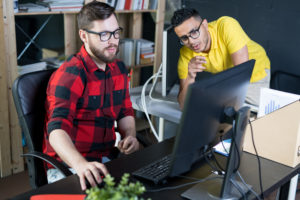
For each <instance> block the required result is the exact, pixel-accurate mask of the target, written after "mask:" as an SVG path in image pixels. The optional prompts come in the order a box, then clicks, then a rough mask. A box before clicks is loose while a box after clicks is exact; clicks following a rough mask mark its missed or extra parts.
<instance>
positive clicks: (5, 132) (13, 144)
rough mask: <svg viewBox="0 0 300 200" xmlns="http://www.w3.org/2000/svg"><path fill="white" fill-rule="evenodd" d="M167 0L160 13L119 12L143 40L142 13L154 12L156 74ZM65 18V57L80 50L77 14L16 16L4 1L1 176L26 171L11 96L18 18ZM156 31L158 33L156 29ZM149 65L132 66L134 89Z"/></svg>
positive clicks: (0, 6) (0, 12)
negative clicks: (44, 16)
mask: <svg viewBox="0 0 300 200" xmlns="http://www.w3.org/2000/svg"><path fill="white" fill-rule="evenodd" d="M164 10H165V0H158V7H157V10H134V11H132V10H117V11H116V13H117V15H118V19H119V23H120V26H122V27H125V31H124V35H125V37H129V38H133V39H139V38H141V37H142V25H143V22H142V14H143V13H154V14H155V15H156V18H155V24H156V25H155V50H154V51H155V59H154V63H153V72H156V71H157V70H158V67H159V65H160V63H161V56H162V55H161V54H162V49H161V48H162V33H163V26H164ZM29 15H31V16H32V15H63V16H64V38H65V41H64V46H65V55H66V56H69V55H71V54H74V53H76V52H77V51H78V49H79V42H78V31H77V23H76V15H77V12H34V13H14V9H13V1H10V0H0V16H1V20H0V85H1V87H0V92H1V97H2V99H1V103H0V176H1V177H4V176H8V175H10V174H14V173H17V172H21V171H23V170H24V161H23V158H22V157H21V156H20V155H21V154H22V153H23V148H22V134H21V129H20V126H19V122H18V117H17V113H16V110H15V106H14V102H13V99H12V94H11V87H12V83H13V81H14V80H15V79H16V78H17V76H18V72H17V50H16V31H15V16H29ZM153 31H154V30H153ZM147 66H149V65H139V66H130V68H131V69H133V73H132V77H131V80H132V82H131V86H136V85H138V84H139V82H140V78H139V76H140V70H141V68H142V67H147Z"/></svg>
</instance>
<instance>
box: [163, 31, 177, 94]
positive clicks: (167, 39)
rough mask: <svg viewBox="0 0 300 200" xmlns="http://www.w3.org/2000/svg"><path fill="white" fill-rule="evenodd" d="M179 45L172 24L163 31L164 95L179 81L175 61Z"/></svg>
mask: <svg viewBox="0 0 300 200" xmlns="http://www.w3.org/2000/svg"><path fill="white" fill-rule="evenodd" d="M180 48H181V45H180V43H179V40H178V37H177V35H176V34H175V32H174V30H173V28H172V26H169V27H168V28H166V29H165V30H164V32H163V54H162V64H163V71H162V94H163V96H166V95H167V94H168V93H169V91H170V90H171V88H172V87H173V86H174V85H175V84H176V83H179V78H178V73H177V62H178V58H179V53H180Z"/></svg>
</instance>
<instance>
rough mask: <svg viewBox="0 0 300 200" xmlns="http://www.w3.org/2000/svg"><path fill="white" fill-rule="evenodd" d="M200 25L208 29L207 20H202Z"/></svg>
mask: <svg viewBox="0 0 300 200" xmlns="http://www.w3.org/2000/svg"><path fill="white" fill-rule="evenodd" d="M202 24H203V25H204V27H205V28H206V29H208V22H207V19H203V22H202Z"/></svg>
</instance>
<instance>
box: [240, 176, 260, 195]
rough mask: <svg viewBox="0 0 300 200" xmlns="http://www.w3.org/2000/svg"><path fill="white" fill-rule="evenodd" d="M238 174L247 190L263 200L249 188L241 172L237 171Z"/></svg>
mask: <svg viewBox="0 0 300 200" xmlns="http://www.w3.org/2000/svg"><path fill="white" fill-rule="evenodd" d="M236 174H237V175H238V176H239V177H240V180H241V181H242V183H243V184H244V185H245V186H246V187H247V189H248V190H249V191H250V192H252V193H253V194H254V195H255V197H256V198H257V199H258V200H261V198H260V197H259V195H258V194H257V193H256V192H255V191H254V190H253V189H252V188H251V187H249V185H248V184H247V183H246V182H245V180H244V179H243V177H242V175H241V174H240V172H239V171H237V172H236Z"/></svg>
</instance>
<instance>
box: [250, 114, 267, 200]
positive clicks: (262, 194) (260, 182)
mask: <svg viewBox="0 0 300 200" xmlns="http://www.w3.org/2000/svg"><path fill="white" fill-rule="evenodd" d="M249 125H250V129H251V137H252V144H253V148H254V151H255V155H256V157H257V162H258V174H259V187H260V192H261V197H262V199H264V193H263V191H264V190H263V186H262V180H261V164H260V158H259V156H258V153H257V150H256V146H255V143H254V136H253V127H252V123H251V121H250V120H249Z"/></svg>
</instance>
